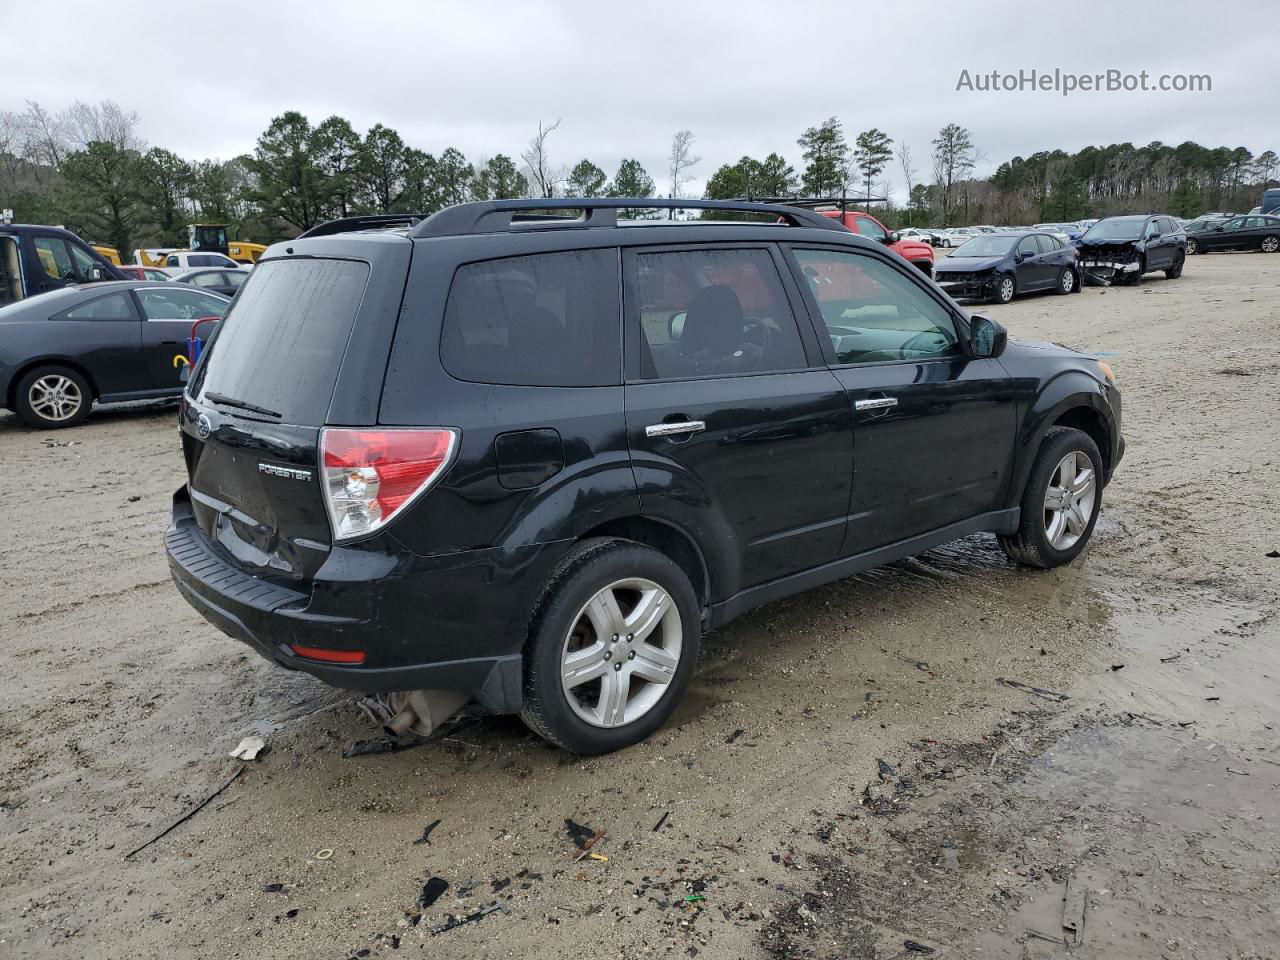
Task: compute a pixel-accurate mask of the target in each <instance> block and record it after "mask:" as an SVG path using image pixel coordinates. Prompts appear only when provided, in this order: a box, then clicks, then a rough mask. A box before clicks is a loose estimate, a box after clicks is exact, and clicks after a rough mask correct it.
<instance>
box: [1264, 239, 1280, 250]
mask: <svg viewBox="0 0 1280 960" xmlns="http://www.w3.org/2000/svg"><path fill="white" fill-rule="evenodd" d="M1260 246H1261V248H1262V252H1263V253H1275V252H1276V251H1277V250H1280V237H1276V236H1267V237H1263V238H1262V243H1261V244H1260Z"/></svg>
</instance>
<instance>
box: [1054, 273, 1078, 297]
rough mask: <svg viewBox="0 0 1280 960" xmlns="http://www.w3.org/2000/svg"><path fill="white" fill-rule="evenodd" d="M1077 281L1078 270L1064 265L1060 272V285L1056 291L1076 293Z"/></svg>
mask: <svg viewBox="0 0 1280 960" xmlns="http://www.w3.org/2000/svg"><path fill="white" fill-rule="evenodd" d="M1076 282H1077V281H1076V272H1075V271H1074V270H1072V269H1071V268H1070V267H1063V268H1062V272H1061V273H1060V274H1058V286H1057V287H1056V288H1055V292H1057V293H1060V294H1063V295H1065V294H1068V293H1075V290H1076Z"/></svg>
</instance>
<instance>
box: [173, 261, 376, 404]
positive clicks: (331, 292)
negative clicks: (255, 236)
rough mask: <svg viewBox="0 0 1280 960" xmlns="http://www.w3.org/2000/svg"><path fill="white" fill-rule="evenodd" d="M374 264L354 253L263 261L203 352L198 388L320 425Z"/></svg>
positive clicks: (196, 392)
mask: <svg viewBox="0 0 1280 960" xmlns="http://www.w3.org/2000/svg"><path fill="white" fill-rule="evenodd" d="M368 282H369V266H368V264H366V263H361V262H359V261H353V260H325V259H318V258H317V259H310V258H308V259H298V260H272V261H268V262H266V263H262V264H259V265H258V266H257V267H256V268H255V269H254V271H253V274H252V275H251V276H250V277H249V279H248V281H247V282H246V283H245V285H244V286H243V287H242V288H241V289H240V293H239V297H238V299H237V300H236V301H235V304H234V305H233V307H232V308H231V310H230V311H229V312H228V313H227V316H226V319H225V320H224V321H223V322H222V323H221V324H220V329H219V330H218V333H217V335H216V337H215V338H214V340H213V342H212V344H211V345H210V347H209V350H208V351H207V352H206V354H205V357H206V359H205V361H204V366H203V367H202V369H201V370H200V372H199V374H198V380H199V382H198V383H196V384H193V386H192V393H193V395H197V396H199V395H202V394H203V393H210V392H213V393H220V394H223V395H224V396H227V397H231V398H233V399H236V400H240V401H243V402H247V403H252V404H254V405H256V406H260V407H265V408H266V409H268V410H272V411H274V412H276V413H278V414H279V415H280V419H281V420H283V421H284V422H285V423H294V424H305V425H320V424H323V423H324V422H325V417H326V415H327V413H328V411H329V401H330V400H331V399H332V396H333V388H334V384H336V383H337V379H338V370H339V368H340V367H341V366H342V358H343V355H344V354H345V353H346V349H347V341H348V340H349V339H350V338H351V331H352V329H353V327H354V326H355V321H356V315H357V313H358V312H359V310H360V302H361V300H362V299H363V297H364V291H365V286H366V285H367V284H368Z"/></svg>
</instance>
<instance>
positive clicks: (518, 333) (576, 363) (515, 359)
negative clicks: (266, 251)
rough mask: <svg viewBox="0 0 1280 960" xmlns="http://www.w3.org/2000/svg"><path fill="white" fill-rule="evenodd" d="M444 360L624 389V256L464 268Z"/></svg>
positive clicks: (547, 383)
mask: <svg viewBox="0 0 1280 960" xmlns="http://www.w3.org/2000/svg"><path fill="white" fill-rule="evenodd" d="M241 295H242V296H243V294H241ZM440 359H441V362H442V363H443V365H444V368H445V370H446V371H447V372H448V373H449V375H450V376H452V377H454V378H456V379H458V380H470V381H475V382H480V383H501V384H512V385H518V386H534V387H592V386H611V385H614V384H618V383H621V382H622V381H621V376H622V347H621V329H620V310H619V295H618V253H617V251H616V250H613V249H605V250H576V251H572V252H565V253H544V254H535V255H532V256H525V257H508V258H505V259H501V260H486V261H483V262H480V263H467V264H463V265H462V266H461V267H459V268H458V270H457V271H456V272H455V273H454V276H453V283H452V285H451V286H450V288H449V299H448V302H447V304H446V305H445V313H444V324H443V327H442V329H441V336H440Z"/></svg>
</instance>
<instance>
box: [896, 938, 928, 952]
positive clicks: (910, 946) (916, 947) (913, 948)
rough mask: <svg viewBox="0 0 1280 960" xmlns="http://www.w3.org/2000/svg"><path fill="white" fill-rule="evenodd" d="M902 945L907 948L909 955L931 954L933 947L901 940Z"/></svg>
mask: <svg viewBox="0 0 1280 960" xmlns="http://www.w3.org/2000/svg"><path fill="white" fill-rule="evenodd" d="M902 945H903V946H904V947H906V948H907V951H908V952H909V953H933V952H934V950H933V947H926V946H925V945H924V944H923V943H916V942H915V941H914V940H903V941H902Z"/></svg>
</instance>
